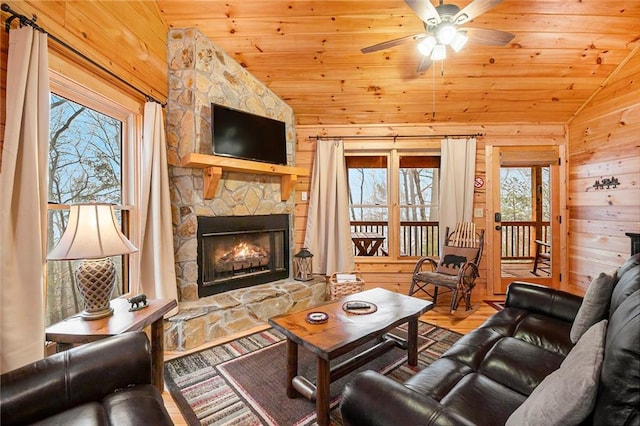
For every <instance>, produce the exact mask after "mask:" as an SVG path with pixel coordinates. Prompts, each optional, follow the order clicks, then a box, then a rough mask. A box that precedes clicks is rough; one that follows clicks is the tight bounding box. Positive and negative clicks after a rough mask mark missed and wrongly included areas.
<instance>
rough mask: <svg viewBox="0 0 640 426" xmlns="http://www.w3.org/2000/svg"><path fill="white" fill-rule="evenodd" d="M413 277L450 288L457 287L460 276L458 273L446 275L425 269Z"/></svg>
mask: <svg viewBox="0 0 640 426" xmlns="http://www.w3.org/2000/svg"><path fill="white" fill-rule="evenodd" d="M413 277H414V279H416V280H418V281H422V282H425V283H429V284H433V285H440V286H444V287H448V288H456V285H457V284H458V277H457V276H456V275H445V274H440V273H438V272H431V271H423V272H419V273H417V274H415V275H414V276H413Z"/></svg>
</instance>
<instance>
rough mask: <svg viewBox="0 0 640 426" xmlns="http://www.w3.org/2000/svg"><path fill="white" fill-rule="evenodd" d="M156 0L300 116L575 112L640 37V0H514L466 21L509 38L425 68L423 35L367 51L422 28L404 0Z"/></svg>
mask: <svg viewBox="0 0 640 426" xmlns="http://www.w3.org/2000/svg"><path fill="white" fill-rule="evenodd" d="M425 1H429V0H425ZM431 1H432V3H433V4H434V5H436V6H437V4H438V3H437V0H431ZM156 2H157V4H158V7H159V9H160V13H161V16H162V17H163V18H164V20H165V22H166V23H167V25H168V26H170V27H176V28H181V27H195V28H198V29H199V30H200V31H201V32H202V33H204V34H205V35H207V36H208V37H209V38H210V39H211V40H212V41H213V42H214V43H215V44H216V45H218V46H219V47H220V48H222V49H223V50H225V51H226V52H227V53H228V54H229V55H231V56H232V57H233V58H234V59H235V60H236V61H238V62H239V63H240V64H242V66H244V67H245V68H246V69H247V70H248V71H249V72H251V73H252V74H253V75H254V76H255V77H256V78H257V79H259V80H260V81H262V82H264V83H265V84H266V85H267V86H268V87H269V88H270V89H271V90H273V91H274V92H275V93H276V94H277V95H278V96H280V97H281V98H282V99H284V100H285V101H286V102H287V103H288V104H289V105H291V107H292V108H293V110H294V113H295V115H296V120H297V123H298V124H321V125H332V124H371V123H388V124H400V123H431V122H439V123H444V122H455V123H496V122H547V123H548V122H566V121H567V120H568V119H570V117H571V116H572V115H573V114H574V113H575V112H576V111H577V110H578V109H579V108H580V106H581V105H583V104H584V103H585V101H586V100H587V99H588V98H589V97H590V96H591V95H592V94H593V93H594V92H595V91H596V90H597V89H598V87H599V86H600V85H601V84H602V83H603V82H604V81H605V80H606V79H607V76H608V75H609V74H610V73H611V72H612V71H614V70H615V69H616V67H617V66H618V65H620V64H621V63H622V62H624V61H625V60H626V58H628V57H629V55H630V53H631V51H632V50H633V49H634V48H636V47H637V46H638V45H639V44H640V1H638V0H622V1H611V0H555V1H541V0H505V1H504V2H502V3H500V4H498V5H497V6H495V7H493V8H492V9H490V10H489V11H487V12H486V13H484V14H482V15H480V16H478V17H476V18H475V19H473V20H472V21H470V22H468V23H466V24H464V26H465V27H475V28H487V29H498V30H502V31H507V32H511V33H513V34H515V38H513V40H511V41H510V42H509V43H508V44H507V45H505V46H490V45H483V44H477V43H472V42H469V43H467V45H466V46H465V47H464V48H463V49H462V50H461V51H460V52H458V53H454V52H453V51H451V50H449V52H448V57H447V59H446V60H444V61H443V62H435V63H434V65H433V66H431V67H430V68H429V69H427V70H426V71H424V72H421V73H417V72H416V68H417V66H418V61H419V53H418V52H417V49H416V43H415V42H413V41H410V42H408V43H405V44H402V45H399V46H396V47H391V48H388V49H383V50H380V51H377V52H373V53H368V54H363V53H362V52H361V51H360V49H361V48H364V47H367V46H370V45H374V44H377V43H381V42H384V41H387V40H391V39H396V38H399V37H403V36H409V35H413V34H420V33H424V26H423V23H422V21H421V20H420V18H418V17H417V16H416V14H414V12H413V11H412V9H411V8H410V7H409V6H408V5H407V4H406V3H405V2H404V1H403V0H367V1H362V0H326V1H321V0H319V1H307V0H284V1H283V0H254V1H248V0H200V1H182V0H156ZM445 3H454V4H456V5H457V6H459V7H460V8H464V7H465V6H467V5H468V4H469V3H470V0H451V1H449V0H447V1H446V2H445ZM638 77H639V76H629V78H638Z"/></svg>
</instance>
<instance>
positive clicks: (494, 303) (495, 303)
mask: <svg viewBox="0 0 640 426" xmlns="http://www.w3.org/2000/svg"><path fill="white" fill-rule="evenodd" d="M483 302H484V303H486V304H487V305H489V306H491V307H492V308H493V309H495V310H496V311H501V310H503V309H504V300H483Z"/></svg>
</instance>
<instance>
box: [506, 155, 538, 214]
mask: <svg viewBox="0 0 640 426" xmlns="http://www.w3.org/2000/svg"><path fill="white" fill-rule="evenodd" d="M500 181H501V185H500V208H501V213H502V220H503V221H507V222H508V221H530V220H533V212H532V206H531V194H532V192H531V168H530V167H502V168H501V169H500Z"/></svg>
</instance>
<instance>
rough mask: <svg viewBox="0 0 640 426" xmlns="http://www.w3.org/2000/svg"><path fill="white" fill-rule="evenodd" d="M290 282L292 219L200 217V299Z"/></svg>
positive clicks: (277, 215) (273, 216)
mask: <svg viewBox="0 0 640 426" xmlns="http://www.w3.org/2000/svg"><path fill="white" fill-rule="evenodd" d="M285 278H289V215H286V214H274V215H260V216H221V217H209V216H200V217H198V297H206V296H211V295H213V294H218V293H222V292H225V291H229V290H237V289H239V288H245V287H251V286H255V285H258V284H264V283H268V282H272V281H278V280H281V279H285Z"/></svg>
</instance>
